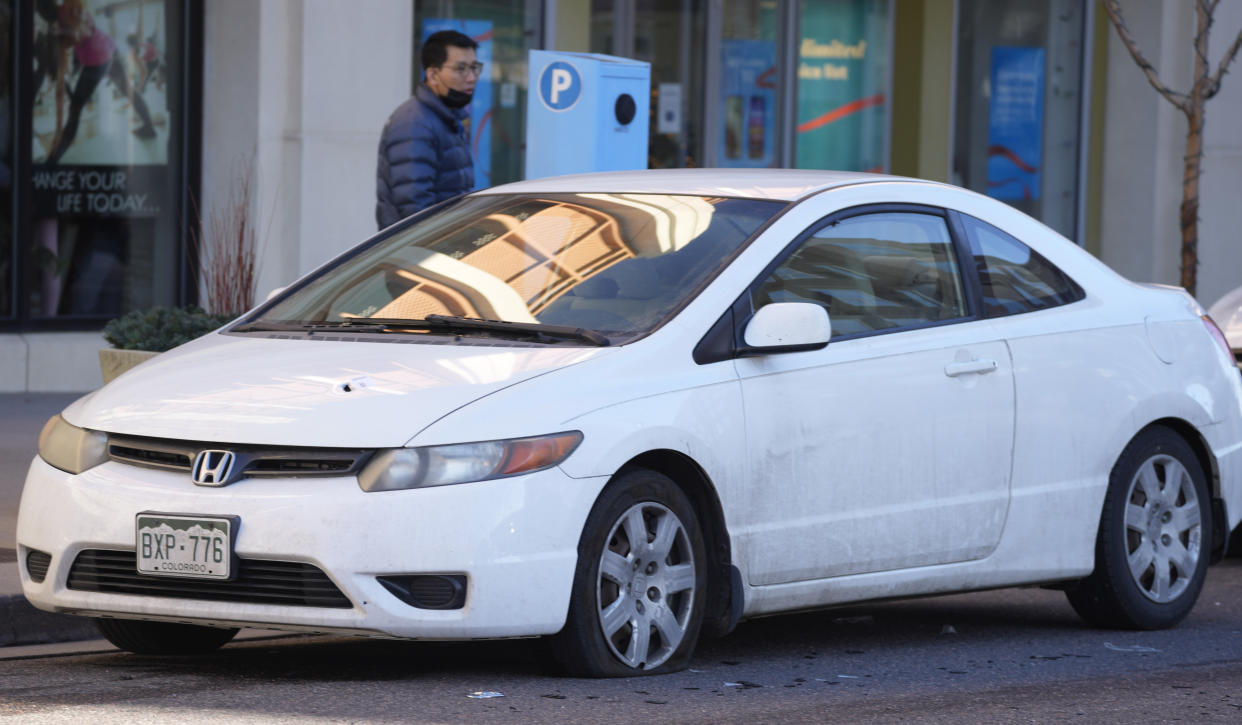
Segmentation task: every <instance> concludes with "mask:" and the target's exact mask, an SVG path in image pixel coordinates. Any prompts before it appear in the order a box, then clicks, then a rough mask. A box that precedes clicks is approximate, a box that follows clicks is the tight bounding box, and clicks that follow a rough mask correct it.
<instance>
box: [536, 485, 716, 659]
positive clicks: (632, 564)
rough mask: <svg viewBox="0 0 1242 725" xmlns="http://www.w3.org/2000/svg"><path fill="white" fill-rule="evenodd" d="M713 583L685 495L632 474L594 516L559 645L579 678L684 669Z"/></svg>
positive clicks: (607, 494) (609, 492) (612, 488)
mask: <svg viewBox="0 0 1242 725" xmlns="http://www.w3.org/2000/svg"><path fill="white" fill-rule="evenodd" d="M706 590H707V555H706V549H705V547H704V544H703V534H702V531H701V530H700V529H699V523H698V518H697V517H696V516H695V513H694V507H693V506H692V505H691V504H690V501H689V499H687V498H686V495H685V493H683V492H682V490H681V489H680V488H679V487H678V486H677V485H676V484H675V483H673V481H672V480H671V479H669V478H668V477H667V476H664V475H663V474H660V473H656V472H654V471H648V470H634V471H630V472H627V473H624V474H622V475H620V476H618V477H617V478H616V479H615V480H614V481H612V482H611V483H610V484H609V485H608V487H607V488H605V489H604V492H603V493H602V494H601V495H600V499H599V501H597V502H596V504H595V507H594V508H593V509H592V510H591V514H590V516H588V517H587V523H586V526H585V528H584V530H583V532H582V538H581V539H580V541H579V543H578V566H577V569H576V570H575V574H574V585H573V592H572V594H571V596H570V604H569V615H568V618H567V620H566V623H565V627H564V629H562V630H561V632H560V633H559V634H557V635H556V637H555V638H554V639H553V642H552V645H553V651H554V653H555V654H556V657H557V659H558V660H559V661H560V663H561V664H562V665H563V666H564V667H565V669H566V670H567V671H568V673H569V674H571V675H579V676H587V677H624V676H630V675H643V674H654V673H663V672H673V671H676V670H680V669H682V668H684V667H685V666H686V664H687V663H688V662H689V661H690V657H691V655H692V654H693V653H694V647H695V644H696V643H697V640H698V636H699V629H700V627H701V625H702V622H703V608H704V598H705V593H706Z"/></svg>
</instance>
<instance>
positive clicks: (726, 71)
mask: <svg viewBox="0 0 1242 725" xmlns="http://www.w3.org/2000/svg"><path fill="white" fill-rule="evenodd" d="M721 56H722V58H721V61H722V69H723V72H722V73H721V76H722V85H721V96H722V97H723V98H724V103H725V115H724V133H723V134H721V137H720V139H721V141H720V143H721V146H720V148H719V149H717V153H718V154H719V158H720V165H721V166H733V167H767V166H772V165H773V163H774V162H775V158H776V44H775V43H773V42H771V41H767V40H738V39H727V40H725V41H723V42H722V43H721Z"/></svg>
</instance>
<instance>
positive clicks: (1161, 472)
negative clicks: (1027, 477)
mask: <svg viewBox="0 0 1242 725" xmlns="http://www.w3.org/2000/svg"><path fill="white" fill-rule="evenodd" d="M1211 541H1212V516H1211V509H1210V500H1209V493H1208V487H1207V480H1206V476H1205V475H1204V472H1203V468H1202V466H1200V465H1199V461H1198V458H1196V456H1195V454H1194V451H1192V450H1191V449H1190V446H1189V445H1187V444H1186V441H1185V440H1183V439H1182V438H1181V436H1179V435H1177V434H1176V433H1174V432H1173V431H1172V430H1169V429H1168V428H1163V427H1153V428H1149V429H1147V430H1145V431H1143V432H1142V433H1140V434H1139V435H1138V436H1136V437H1135V438H1134V440H1132V441H1131V442H1130V444H1129V445H1128V446H1126V449H1125V450H1124V451H1123V452H1122V454H1121V457H1120V458H1119V459H1118V460H1117V464H1116V465H1115V466H1114V467H1113V472H1112V475H1111V476H1110V478H1109V486H1108V494H1107V495H1106V496H1105V498H1104V511H1103V514H1102V516H1101V518H1100V530H1099V534H1098V535H1097V539H1096V547H1095V571H1094V572H1092V574H1091V576H1089V577H1087V578H1086V579H1084V580H1082V581H1081V582H1080V583H1079V584H1078V585H1077V586H1076V587H1075V588H1073V589H1071V590H1069V591H1068V592H1067V595H1068V596H1069V600H1070V604H1071V605H1073V607H1074V610H1075V611H1077V612H1078V614H1079V615H1080V616H1082V618H1083V619H1085V620H1087V621H1088V622H1090V623H1092V624H1095V625H1097V626H1103V627H1122V628H1127V629H1164V628H1166V627H1172V626H1173V625H1175V624H1177V623H1178V622H1180V621H1181V620H1182V619H1183V618H1185V616H1186V615H1187V614H1189V613H1190V610H1191V608H1192V607H1194V604H1195V600H1197V599H1198V598H1199V592H1200V590H1202V589H1203V580H1204V578H1205V577H1206V575H1207V565H1208V559H1209V551H1208V547H1209V545H1210V542H1211Z"/></svg>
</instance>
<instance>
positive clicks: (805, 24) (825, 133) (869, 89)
mask: <svg viewBox="0 0 1242 725" xmlns="http://www.w3.org/2000/svg"><path fill="white" fill-rule="evenodd" d="M889 6H890V4H889V2H888V0H801V4H800V18H801V22H800V27H799V31H800V32H799V37H798V50H797V57H798V95H797V120H796V131H797V140H796V149H795V159H796V166H797V167H798V168H801V169H837V170H843V171H884V170H886V168H887V165H888V164H887V154H888V148H887V138H888V108H889V83H890V81H889V57H890V53H889V47H888V46H889V40H888V39H889Z"/></svg>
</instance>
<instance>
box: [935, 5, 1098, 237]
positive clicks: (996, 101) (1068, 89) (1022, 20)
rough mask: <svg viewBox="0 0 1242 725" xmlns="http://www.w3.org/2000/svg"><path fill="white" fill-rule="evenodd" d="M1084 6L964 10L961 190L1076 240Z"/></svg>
mask: <svg viewBox="0 0 1242 725" xmlns="http://www.w3.org/2000/svg"><path fill="white" fill-rule="evenodd" d="M1086 9H1087V5H1086V4H1084V3H1080V2H1077V0H1051V1H1049V0H961V2H960V4H959V6H958V18H959V19H958V29H957V33H958V51H957V53H958V58H957V98H956V100H955V112H954V117H955V119H956V121H955V123H956V128H955V129H954V146H953V149H954V150H953V178H952V181H953V183H955V184H959V185H961V186H965V187H968V188H970V189H974V190H975V191H978V192H981V193H984V194H987V195H988V196H991V197H993V198H996V199H1000V200H1002V201H1005V202H1007V203H1009V204H1011V205H1013V206H1015V207H1017V208H1018V209H1021V210H1022V211H1024V212H1026V213H1027V214H1030V215H1031V216H1034V217H1036V218H1037V219H1040V220H1041V221H1043V222H1044V223H1045V224H1047V225H1048V226H1050V227H1052V228H1053V229H1056V230H1057V231H1059V232H1061V233H1062V234H1064V235H1066V236H1069V237H1071V238H1072V237H1073V236H1075V228H1076V224H1077V221H1076V220H1077V199H1078V157H1079V121H1080V115H1079V114H1080V107H1081V100H1082V99H1081V92H1080V89H1081V87H1082V86H1081V83H1082V68H1083V50H1082V48H1083V45H1082V39H1083V27H1084V23H1085V17H1084V13H1085V12H1086Z"/></svg>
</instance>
